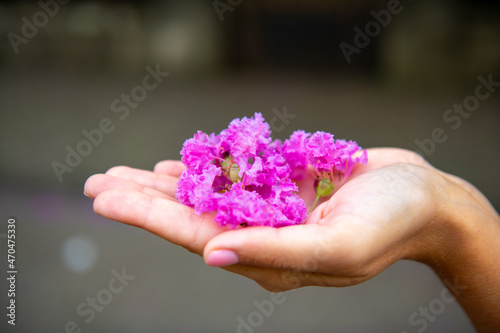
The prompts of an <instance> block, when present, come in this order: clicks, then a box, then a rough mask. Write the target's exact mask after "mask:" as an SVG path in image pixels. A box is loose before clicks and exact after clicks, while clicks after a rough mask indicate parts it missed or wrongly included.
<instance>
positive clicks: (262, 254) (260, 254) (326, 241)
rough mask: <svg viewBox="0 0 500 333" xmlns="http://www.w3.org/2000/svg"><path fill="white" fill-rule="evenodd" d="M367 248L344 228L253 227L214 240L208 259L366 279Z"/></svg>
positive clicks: (212, 262)
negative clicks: (364, 270)
mask: <svg viewBox="0 0 500 333" xmlns="http://www.w3.org/2000/svg"><path fill="white" fill-rule="evenodd" d="M346 237H348V238H346ZM366 248H368V247H366V246H365V247H364V246H361V245H360V244H358V243H357V240H356V239H355V238H354V239H353V238H352V237H351V235H349V234H348V233H347V232H346V231H345V230H344V227H343V224H338V227H336V226H335V225H333V226H332V225H330V226H322V225H320V224H305V225H298V226H292V227H285V228H279V229H276V228H270V227H250V228H244V229H239V230H233V231H228V232H225V233H223V234H220V235H218V236H216V237H214V238H213V239H212V240H210V241H209V242H208V244H207V246H206V248H205V251H204V258H205V262H206V263H207V264H208V265H210V266H224V264H225V263H224V259H226V260H228V261H227V262H228V263H229V264H235V260H234V257H233V258H231V256H230V255H229V253H233V254H234V256H235V257H236V258H237V262H238V263H240V264H244V265H250V266H257V267H265V268H274V269H285V270H294V271H303V272H318V273H325V274H331V273H332V272H334V274H335V275H338V276H344V275H345V276H351V277H353V276H356V275H358V274H360V275H364V273H360V270H359V268H360V267H362V266H363V264H364V263H363V262H362V260H363V258H366V257H367V254H366V253H365V249H366ZM231 259H233V260H232V261H231Z"/></svg>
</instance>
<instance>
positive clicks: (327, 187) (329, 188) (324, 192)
mask: <svg viewBox="0 0 500 333" xmlns="http://www.w3.org/2000/svg"><path fill="white" fill-rule="evenodd" d="M334 189H335V185H334V184H333V181H332V180H331V179H328V178H321V179H316V181H315V182H314V190H315V191H316V195H317V196H318V197H327V196H329V195H330V194H332V193H333V190H334Z"/></svg>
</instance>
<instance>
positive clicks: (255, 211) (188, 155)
mask: <svg viewBox="0 0 500 333" xmlns="http://www.w3.org/2000/svg"><path fill="white" fill-rule="evenodd" d="M359 150H361V148H360V147H359V146H358V145H357V144H356V142H353V141H349V142H347V141H345V140H334V139H333V135H331V134H329V133H325V132H316V133H314V134H312V135H311V134H310V133H305V132H304V131H296V132H294V133H293V134H292V135H291V136H290V139H288V140H285V142H284V143H282V142H281V141H279V140H272V139H271V130H270V128H269V125H268V124H267V123H266V122H265V120H264V118H263V117H262V115H261V114H260V113H256V114H255V115H254V117H252V118H246V117H244V118H242V119H241V120H240V119H234V120H233V121H232V122H231V123H230V124H229V126H228V128H227V129H225V130H223V131H222V132H221V133H220V134H218V135H215V134H214V133H212V134H210V135H207V134H205V133H203V132H201V131H198V133H196V134H195V135H194V137H193V138H191V139H188V140H186V142H185V143H184V146H183V149H182V151H181V155H182V162H183V163H184V164H185V165H186V167H187V169H186V170H185V171H184V172H183V173H182V175H181V176H180V179H179V183H178V187H177V192H176V197H177V199H178V200H179V202H181V203H183V204H185V205H187V206H190V207H194V208H195V212H196V213H197V214H201V213H204V212H216V216H215V221H216V222H217V223H218V224H219V225H220V226H225V225H228V226H229V227H231V228H236V227H237V226H240V225H241V226H257V225H260V226H272V227H282V226H288V225H295V224H300V223H301V222H303V221H304V220H305V219H306V218H307V209H306V205H305V203H304V201H303V200H302V199H301V198H300V197H299V196H298V195H297V192H298V187H297V185H296V184H295V183H294V182H293V180H300V179H303V178H305V175H306V173H307V170H308V167H309V166H311V167H312V168H313V170H315V172H316V174H317V180H316V182H315V185H314V186H315V188H316V193H317V195H318V198H319V197H322V196H327V195H329V194H331V193H332V192H333V177H334V175H336V174H339V175H340V174H343V175H344V176H345V177H347V176H349V174H350V173H351V170H352V168H353V167H354V165H355V164H356V163H364V164H366V162H367V155H366V151H363V153H362V154H358V155H357V156H356V157H354V156H353V155H354V154H355V153H356V152H358V151H359Z"/></svg>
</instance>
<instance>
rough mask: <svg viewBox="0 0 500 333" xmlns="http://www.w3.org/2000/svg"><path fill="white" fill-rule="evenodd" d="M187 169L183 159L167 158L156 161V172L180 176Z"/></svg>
mask: <svg viewBox="0 0 500 333" xmlns="http://www.w3.org/2000/svg"><path fill="white" fill-rule="evenodd" d="M185 169H186V166H185V165H184V164H183V163H182V162H181V161H171V160H167V161H161V162H158V163H156V165H155V168H154V172H157V173H161V174H164V175H168V176H172V177H179V176H180V175H181V173H182V172H183V171H184V170H185Z"/></svg>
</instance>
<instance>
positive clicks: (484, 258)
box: [421, 174, 500, 332]
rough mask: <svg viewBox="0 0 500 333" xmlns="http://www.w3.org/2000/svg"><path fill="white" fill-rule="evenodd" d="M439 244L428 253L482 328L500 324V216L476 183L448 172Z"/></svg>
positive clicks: (434, 235) (435, 238)
mask: <svg viewBox="0 0 500 333" xmlns="http://www.w3.org/2000/svg"><path fill="white" fill-rule="evenodd" d="M443 176H444V178H445V182H446V186H444V187H443V191H441V193H442V194H441V195H440V198H439V200H438V202H439V203H438V204H437V210H436V218H435V220H434V221H433V222H431V224H430V228H429V230H430V232H429V235H430V236H429V238H428V239H427V240H428V241H429V242H431V243H432V244H433V245H430V246H428V247H427V248H428V249H429V251H428V252H427V253H426V255H424V256H422V258H423V260H421V261H422V262H424V263H426V264H428V265H429V266H430V267H431V268H432V269H433V270H434V271H435V272H436V274H437V275H438V276H439V277H440V279H441V280H442V281H443V283H444V284H445V285H446V286H447V287H448V288H449V289H450V292H452V293H453V294H454V296H455V297H456V298H457V300H458V302H459V303H460V304H461V305H462V307H463V308H464V310H465V311H466V312H467V314H468V315H469V317H470V318H471V320H472V321H473V323H474V325H475V326H476V328H477V329H478V330H479V331H481V332H490V331H491V330H490V329H493V328H495V327H498V325H500V318H498V312H499V311H500V292H499V290H500V260H499V259H498V254H499V253H500V217H499V216H498V214H497V213H496V211H495V210H494V209H493V208H492V207H491V205H490V204H489V202H488V200H487V199H486V198H485V197H484V196H483V195H482V194H481V193H480V192H479V191H478V190H477V189H476V188H474V187H473V186H472V185H470V184H469V183H467V182H465V181H463V180H462V179H457V177H453V176H452V177H448V176H447V175H445V174H443Z"/></svg>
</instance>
